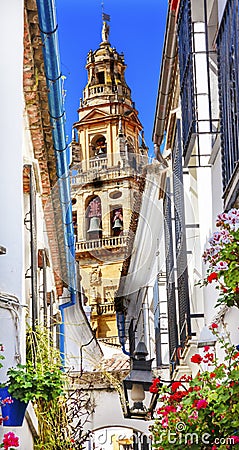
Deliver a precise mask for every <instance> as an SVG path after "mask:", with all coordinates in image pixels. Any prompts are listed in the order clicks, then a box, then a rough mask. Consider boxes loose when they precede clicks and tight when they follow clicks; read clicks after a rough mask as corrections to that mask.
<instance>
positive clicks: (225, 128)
mask: <svg viewBox="0 0 239 450" xmlns="http://www.w3.org/2000/svg"><path fill="white" fill-rule="evenodd" d="M238 10H239V1H238V0H231V1H228V2H227V5H226V8H225V11H224V15H223V19H222V22H221V26H220V29H219V33H218V40H217V45H218V61H219V99H220V114H221V141H222V170H223V187H224V189H226V187H227V185H228V183H229V181H230V180H231V177H232V175H233V173H234V172H235V170H236V168H237V167H238V161H239V147H238V142H239V128H238V127H239V119H238V113H239V77H238V66H239V46H238V39H239V12H238Z"/></svg>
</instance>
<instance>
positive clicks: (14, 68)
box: [0, 0, 24, 302]
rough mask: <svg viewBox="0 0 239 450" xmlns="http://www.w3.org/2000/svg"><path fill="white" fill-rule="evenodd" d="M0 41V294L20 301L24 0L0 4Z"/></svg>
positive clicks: (21, 294)
mask: <svg viewBox="0 0 239 450" xmlns="http://www.w3.org/2000/svg"><path fill="white" fill-rule="evenodd" d="M0 39H1V42H2V45H1V47H0V60H1V71H0V98H1V108H0V134H1V152H0V167H1V178H0V208H1V221H0V239H1V242H0V245H3V246H4V247H6V248H7V254H6V255H5V256H0V291H3V292H8V293H10V294H13V295H15V296H17V297H18V298H19V299H20V301H21V302H22V297H23V282H24V274H23V265H22V261H23V193H22V152H23V133H22V129H23V119H22V117H23V88H22V85H23V0H11V2H7V1H3V2H1V4H0ZM3 43H4V44H3Z"/></svg>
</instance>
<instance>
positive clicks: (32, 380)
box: [7, 362, 65, 403]
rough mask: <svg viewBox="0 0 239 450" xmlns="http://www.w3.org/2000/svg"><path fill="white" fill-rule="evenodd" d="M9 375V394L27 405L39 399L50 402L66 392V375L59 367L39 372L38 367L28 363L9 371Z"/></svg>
mask: <svg viewBox="0 0 239 450" xmlns="http://www.w3.org/2000/svg"><path fill="white" fill-rule="evenodd" d="M7 375H8V383H7V385H8V390H9V393H10V394H11V395H12V397H14V398H16V399H18V400H21V401H23V402H25V403H28V402H29V401H34V400H38V399H44V400H46V401H47V402H50V401H51V400H54V399H55V398H57V397H59V396H60V395H62V394H63V392H64V384H65V380H64V374H63V373H62V371H61V370H60V368H59V367H49V368H46V367H45V368H44V369H43V370H39V366H38V365H36V367H34V366H33V364H32V363H31V362H28V363H27V365H26V366H24V365H22V364H18V365H17V367H15V368H11V369H9V370H8V372H7Z"/></svg>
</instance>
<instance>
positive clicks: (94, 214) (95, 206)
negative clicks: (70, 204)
mask: <svg viewBox="0 0 239 450" xmlns="http://www.w3.org/2000/svg"><path fill="white" fill-rule="evenodd" d="M85 215H86V236H87V239H100V238H101V237H102V222H101V219H102V217H101V200H100V197H98V196H96V197H93V198H92V197H91V198H90V199H89V200H88V201H87V203H86V213H85Z"/></svg>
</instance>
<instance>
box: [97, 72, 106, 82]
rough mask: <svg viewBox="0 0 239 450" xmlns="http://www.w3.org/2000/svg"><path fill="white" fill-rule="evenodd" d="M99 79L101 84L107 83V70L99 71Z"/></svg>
mask: <svg viewBox="0 0 239 450" xmlns="http://www.w3.org/2000/svg"><path fill="white" fill-rule="evenodd" d="M97 80H98V83H99V84H105V72H98V73H97Z"/></svg>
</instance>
